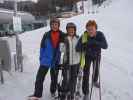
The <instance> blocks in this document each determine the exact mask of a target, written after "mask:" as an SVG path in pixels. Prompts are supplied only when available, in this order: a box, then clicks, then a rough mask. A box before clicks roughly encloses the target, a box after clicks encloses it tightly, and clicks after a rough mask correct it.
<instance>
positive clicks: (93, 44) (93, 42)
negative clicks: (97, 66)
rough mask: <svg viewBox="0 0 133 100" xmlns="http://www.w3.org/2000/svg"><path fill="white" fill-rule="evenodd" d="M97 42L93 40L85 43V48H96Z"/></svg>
mask: <svg viewBox="0 0 133 100" xmlns="http://www.w3.org/2000/svg"><path fill="white" fill-rule="evenodd" d="M97 45H98V42H97V41H96V40H95V39H90V40H89V41H88V43H87V46H89V47H90V46H97Z"/></svg>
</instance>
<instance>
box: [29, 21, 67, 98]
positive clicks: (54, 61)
mask: <svg viewBox="0 0 133 100" xmlns="http://www.w3.org/2000/svg"><path fill="white" fill-rule="evenodd" d="M59 27H60V21H59V19H57V18H54V19H52V20H51V21H50V28H51V30H50V31H48V32H46V33H45V34H44V36H43V39H42V41H41V46H40V67H39V70H38V72H37V76H36V82H35V90H34V94H33V95H32V96H30V100H38V99H39V98H41V97H42V92H43V82H44V79H45V76H46V74H47V73H48V70H49V69H50V75H51V85H50V92H51V96H55V93H56V90H57V81H58V80H57V79H58V65H59V62H60V50H59V43H60V42H62V41H63V40H64V37H65V34H64V33H63V32H62V31H60V30H59Z"/></svg>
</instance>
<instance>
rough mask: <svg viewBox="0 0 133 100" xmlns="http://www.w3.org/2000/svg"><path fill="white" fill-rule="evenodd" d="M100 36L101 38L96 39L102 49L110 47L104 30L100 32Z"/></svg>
mask: <svg viewBox="0 0 133 100" xmlns="http://www.w3.org/2000/svg"><path fill="white" fill-rule="evenodd" d="M99 38H100V39H99V41H96V44H97V45H98V46H99V47H100V48H102V49H107V48H108V44H107V40H106V38H105V36H104V34H103V33H102V32H100V33H99Z"/></svg>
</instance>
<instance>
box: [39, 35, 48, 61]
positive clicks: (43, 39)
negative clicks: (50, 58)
mask: <svg viewBox="0 0 133 100" xmlns="http://www.w3.org/2000/svg"><path fill="white" fill-rule="evenodd" d="M47 34H48V33H45V34H44V35H43V38H42V40H41V44H40V57H39V59H40V60H41V58H42V52H43V50H44V48H45V40H46V37H47Z"/></svg>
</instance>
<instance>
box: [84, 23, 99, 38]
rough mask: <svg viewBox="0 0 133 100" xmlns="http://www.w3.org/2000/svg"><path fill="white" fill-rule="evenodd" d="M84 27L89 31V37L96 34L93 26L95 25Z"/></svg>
mask: <svg viewBox="0 0 133 100" xmlns="http://www.w3.org/2000/svg"><path fill="white" fill-rule="evenodd" d="M86 29H87V32H88V33H89V35H90V36H91V37H94V36H96V31H97V30H96V27H95V26H93V25H91V26H87V27H86Z"/></svg>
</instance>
